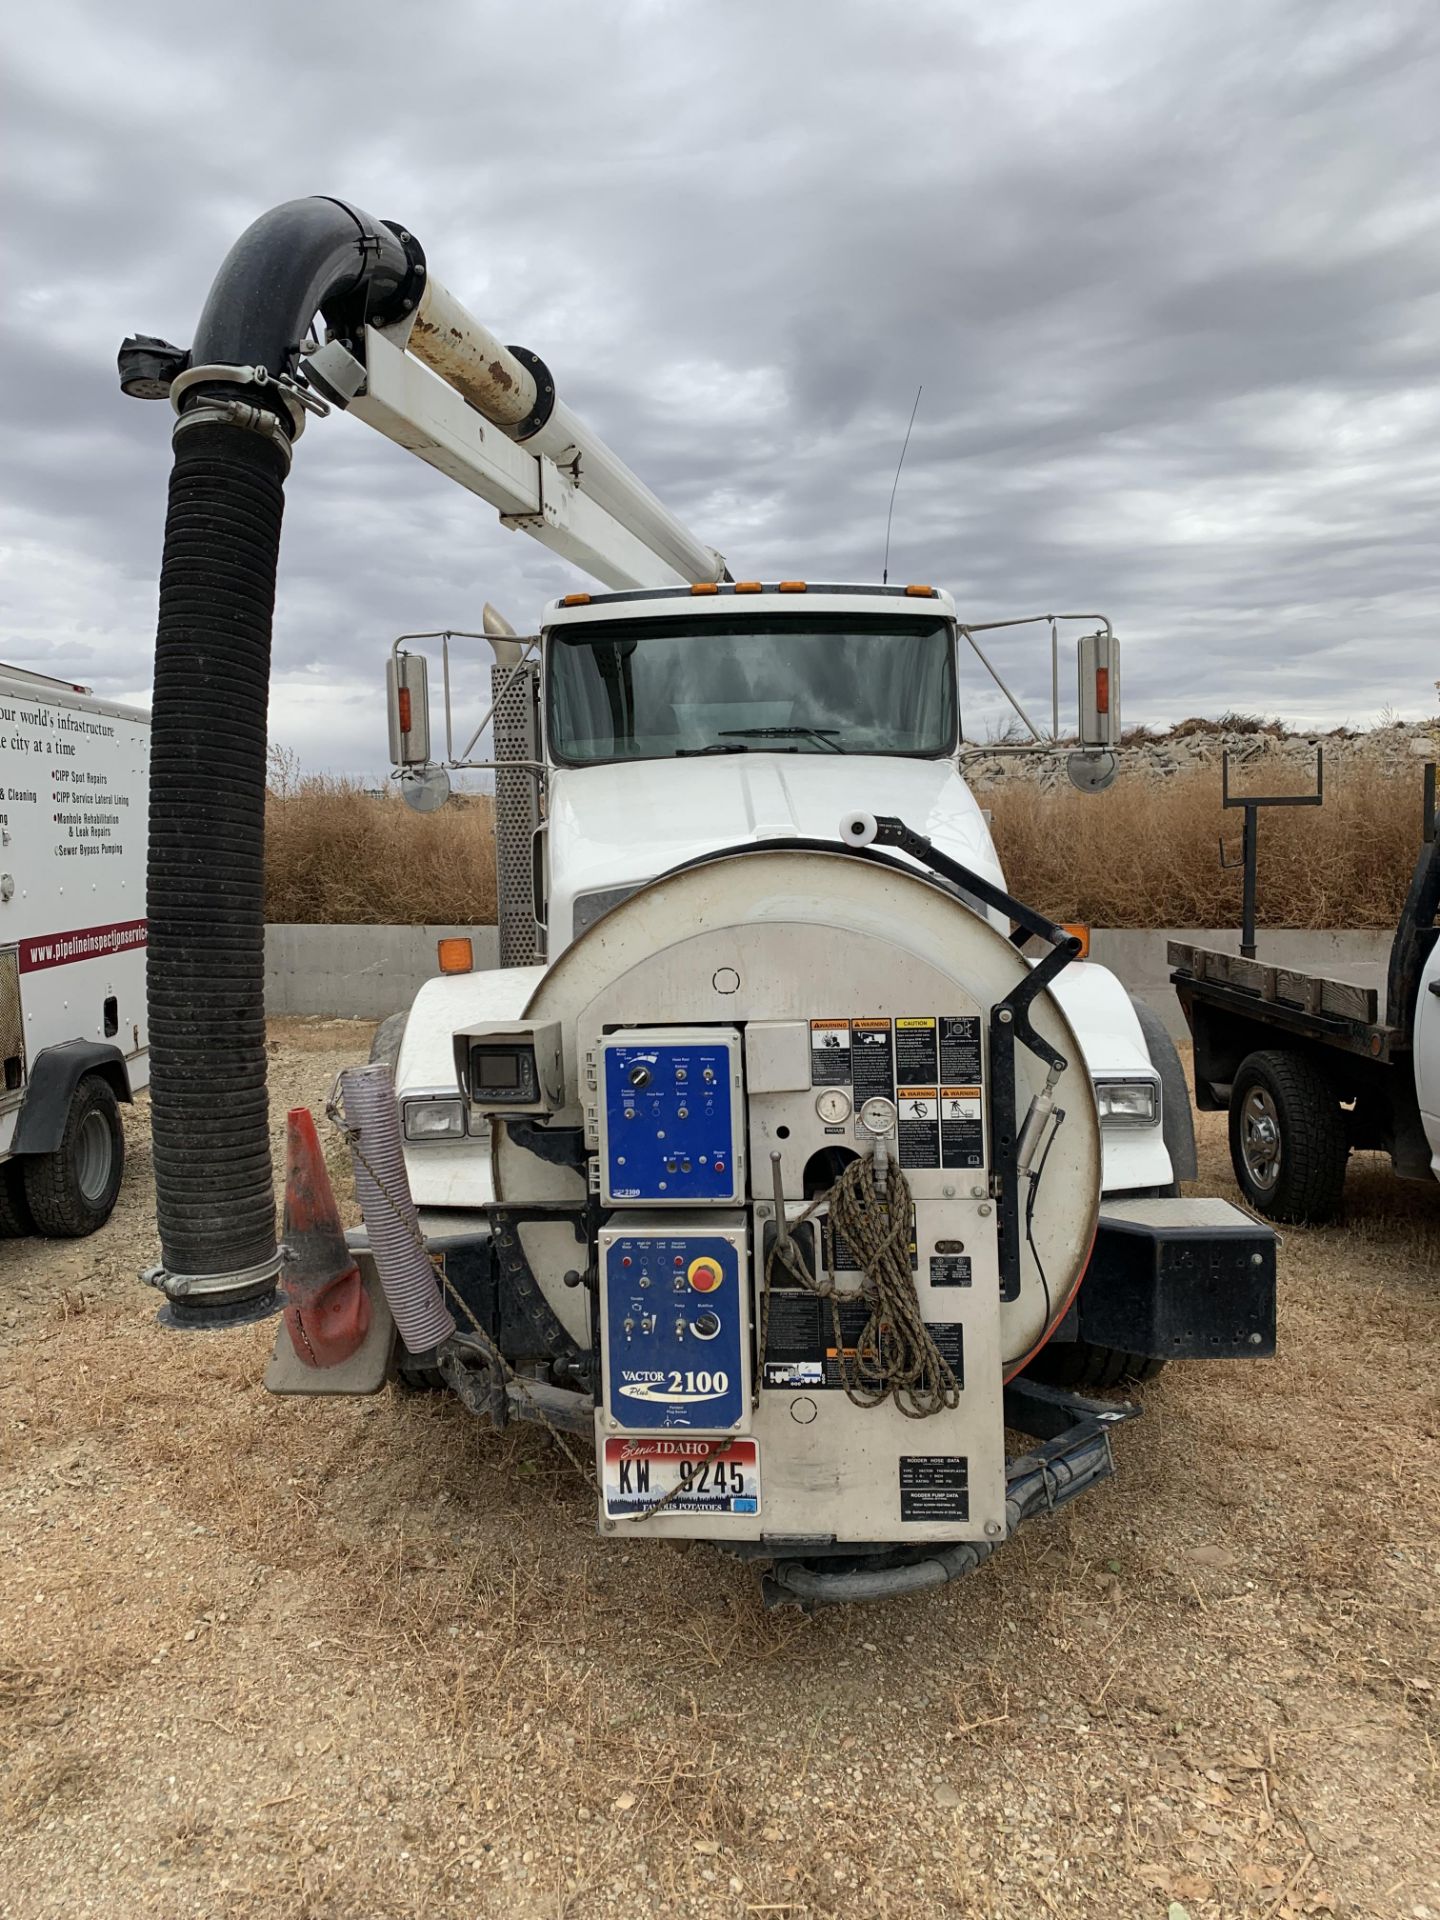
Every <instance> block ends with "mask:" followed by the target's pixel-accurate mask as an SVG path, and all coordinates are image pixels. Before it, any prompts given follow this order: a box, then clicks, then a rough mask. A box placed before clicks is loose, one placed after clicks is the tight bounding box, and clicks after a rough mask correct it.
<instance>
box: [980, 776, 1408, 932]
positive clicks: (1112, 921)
mask: <svg viewBox="0 0 1440 1920" xmlns="http://www.w3.org/2000/svg"><path fill="white" fill-rule="evenodd" d="M1257 780H1258V781H1260V782H1263V785H1261V784H1257ZM1232 785H1233V790H1234V791H1236V792H1241V793H1243V792H1245V791H1247V790H1248V791H1251V792H1258V791H1263V792H1267V793H1270V792H1275V791H1277V790H1278V791H1280V792H1305V791H1306V790H1307V789H1306V784H1305V781H1304V778H1303V776H1302V777H1301V778H1300V779H1299V780H1298V781H1296V780H1291V781H1288V782H1287V781H1286V780H1285V779H1284V777H1283V776H1282V775H1277V774H1275V773H1273V772H1262V773H1261V774H1259V775H1258V776H1257V775H1255V774H1253V773H1251V774H1248V775H1247V774H1246V773H1245V772H1242V773H1240V774H1239V775H1237V776H1236V777H1235V779H1234V781H1233V783H1232ZM981 800H982V804H984V805H985V806H987V807H989V808H990V809H991V812H992V815H993V831H994V835H995V843H996V846H997V847H998V848H999V851H1000V857H1001V859H1002V861H1003V862H1004V864H1005V872H1006V877H1007V878H1008V880H1009V882H1010V886H1011V888H1012V890H1013V891H1014V892H1015V893H1016V894H1017V895H1018V896H1019V897H1020V898H1021V899H1022V900H1029V901H1033V902H1034V903H1035V905H1037V906H1038V907H1040V908H1041V909H1042V911H1044V912H1046V913H1048V914H1050V915H1052V916H1053V917H1054V918H1056V919H1060V920H1083V921H1086V922H1087V923H1089V924H1090V925H1092V926H1097V927H1228V926H1233V925H1235V924H1236V923H1237V922H1238V920H1239V917H1240V875H1239V873H1238V872H1233V871H1232V872H1222V871H1221V868H1220V862H1219V852H1218V843H1219V840H1220V838H1221V836H1222V835H1223V837H1224V839H1225V842H1226V848H1227V858H1230V859H1233V860H1238V859H1239V857H1240V830H1241V821H1242V819H1243V815H1242V814H1241V813H1240V812H1238V811H1232V812H1229V813H1226V812H1225V811H1223V810H1222V808H1221V805H1220V778H1219V774H1218V773H1217V772H1216V771H1214V770H1213V769H1207V770H1205V771H1203V772H1200V773H1195V774H1177V775H1175V776H1174V777H1173V778H1171V779H1169V780H1165V781H1154V780H1146V779H1144V778H1143V777H1140V776H1136V775H1133V774H1132V775H1128V776H1127V775H1124V774H1122V775H1121V776H1120V778H1119V779H1117V780H1116V782H1115V785H1114V786H1113V787H1111V789H1110V790H1109V792H1108V793H1103V794H1098V795H1087V794H1080V793H1076V792H1075V791H1074V790H1073V788H1069V787H1064V788H1059V789H1057V790H1055V791H1054V792H1051V793H1041V792H1040V791H1039V790H1038V789H1037V788H1036V787H1033V786H1031V785H1030V784H1029V783H1028V782H1024V781H1019V780H1016V781H1010V782H1007V783H1006V784H1005V785H1003V786H997V787H994V788H990V789H987V790H986V791H985V792H984V793H983V794H982V795H981ZM1419 846H1420V799H1419V781H1418V779H1416V778H1415V777H1413V776H1411V777H1408V778H1407V777H1403V776H1400V775H1387V774H1384V773H1381V772H1378V771H1376V770H1375V769H1373V768H1369V767H1363V766H1355V765H1353V764H1351V765H1346V764H1345V763H1343V762H1342V763H1341V764H1340V765H1339V767H1338V768H1337V769H1336V770H1335V771H1334V772H1333V773H1331V772H1329V771H1327V775H1326V792H1325V804H1324V806H1323V807H1319V808H1308V807H1307V808H1302V807H1293V808H1292V807H1286V808H1275V809H1271V810H1268V811H1266V812H1264V813H1262V814H1261V816H1260V865H1259V889H1258V905H1259V914H1258V918H1259V923H1260V925H1261V926H1267V927H1384V926H1392V925H1393V924H1394V922H1395V920H1396V918H1397V916H1398V914H1399V911H1400V906H1401V903H1402V901H1403V900H1404V898H1405V890H1406V888H1407V887H1408V885H1409V883H1410V875H1411V872H1412V870H1413V868H1414V865H1415V856H1416V854H1417V853H1418V851H1419Z"/></svg>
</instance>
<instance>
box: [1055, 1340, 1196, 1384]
mask: <svg viewBox="0 0 1440 1920" xmlns="http://www.w3.org/2000/svg"><path fill="white" fill-rule="evenodd" d="M1025 1371H1026V1373H1028V1374H1031V1375H1033V1376H1034V1378H1035V1379H1037V1380H1044V1381H1045V1382H1046V1383H1047V1384H1048V1385H1050V1386H1052V1387H1082V1388H1083V1387H1119V1386H1123V1385H1124V1384H1125V1383H1126V1382H1127V1381H1135V1382H1140V1381H1145V1380H1153V1379H1154V1378H1155V1376H1156V1375H1157V1374H1159V1373H1163V1372H1164V1371H1165V1362H1164V1361H1163V1360H1155V1359H1152V1358H1151V1356H1150V1355H1149V1354H1146V1353H1125V1352H1124V1351H1123V1350H1122V1349H1121V1348H1119V1347H1097V1346H1096V1345H1095V1344H1094V1343H1093V1342H1092V1341H1089V1340H1063V1341H1061V1340H1052V1341H1051V1342H1050V1344H1049V1346H1046V1347H1042V1348H1041V1349H1040V1351H1039V1353H1037V1354H1036V1356H1035V1358H1034V1359H1033V1360H1032V1361H1031V1362H1030V1364H1029V1366H1028V1367H1026V1369H1025Z"/></svg>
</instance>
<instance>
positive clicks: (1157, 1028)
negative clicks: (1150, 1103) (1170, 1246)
mask: <svg viewBox="0 0 1440 1920" xmlns="http://www.w3.org/2000/svg"><path fill="white" fill-rule="evenodd" d="M1130 1004H1131V1006H1132V1007H1134V1009H1135V1018H1136V1019H1137V1020H1138V1021H1139V1022H1140V1031H1141V1032H1142V1033H1143V1034H1144V1036H1145V1051H1146V1052H1147V1053H1148V1054H1149V1056H1150V1064H1151V1066H1152V1067H1154V1069H1155V1071H1156V1072H1157V1073H1158V1074H1159V1076H1160V1134H1161V1138H1162V1139H1163V1140H1164V1142H1165V1151H1166V1152H1167V1153H1168V1154H1169V1156H1170V1171H1171V1174H1172V1176H1173V1178H1172V1180H1171V1183H1170V1186H1169V1189H1168V1192H1169V1194H1170V1195H1171V1196H1173V1195H1175V1194H1178V1193H1179V1191H1180V1182H1181V1181H1182V1180H1194V1179H1195V1178H1196V1176H1197V1167H1196V1159H1195V1109H1194V1107H1193V1106H1192V1104H1191V1101H1190V1083H1189V1081H1188V1080H1187V1079H1186V1078H1185V1069H1184V1067H1183V1066H1182V1065H1181V1063H1180V1049H1179V1048H1178V1047H1177V1046H1176V1045H1175V1042H1174V1041H1173V1040H1172V1039H1171V1038H1170V1034H1169V1031H1168V1030H1167V1028H1166V1025H1165V1022H1164V1021H1163V1020H1162V1019H1161V1018H1160V1016H1159V1014H1158V1013H1156V1011H1155V1009H1154V1008H1153V1007H1151V1006H1147V1005H1146V1003H1145V1002H1144V1001H1143V1000H1141V999H1139V998H1138V997H1137V996H1136V995H1135V994H1133V993H1132V994H1131V996H1130Z"/></svg>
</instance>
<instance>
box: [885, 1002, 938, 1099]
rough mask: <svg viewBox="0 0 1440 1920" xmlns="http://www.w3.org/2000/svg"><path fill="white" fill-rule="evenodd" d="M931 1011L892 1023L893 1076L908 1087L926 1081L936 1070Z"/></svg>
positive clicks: (932, 1076) (934, 1022) (930, 1080)
mask: <svg viewBox="0 0 1440 1920" xmlns="http://www.w3.org/2000/svg"><path fill="white" fill-rule="evenodd" d="M938 1025H939V1022H938V1021H937V1020H936V1018H935V1016H934V1014H925V1015H923V1016H917V1015H911V1016H909V1017H907V1018H905V1019H900V1020H897V1021H896V1022H895V1078H896V1079H897V1080H899V1081H902V1082H903V1083H904V1084H905V1085H906V1086H907V1087H908V1086H916V1085H920V1084H922V1083H924V1082H925V1081H929V1082H930V1084H931V1085H932V1086H933V1085H934V1082H935V1079H936V1077H937V1075H938V1073H939V1067H938V1065H937V1060H938V1055H937V1053H936V1029H937V1027H938Z"/></svg>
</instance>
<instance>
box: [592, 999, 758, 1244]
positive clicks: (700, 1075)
mask: <svg viewBox="0 0 1440 1920" xmlns="http://www.w3.org/2000/svg"><path fill="white" fill-rule="evenodd" d="M601 1051H602V1056H603V1062H604V1070H603V1074H602V1082H601V1083H602V1088H603V1110H602V1115H601V1122H602V1124H601V1136H600V1145H601V1188H600V1194H601V1198H602V1199H603V1200H604V1201H606V1202H607V1203H608V1204H610V1205H612V1206H627V1205H636V1204H638V1205H642V1206H692V1207H693V1206H695V1205H697V1204H699V1205H702V1206H703V1205H707V1204H708V1205H711V1206H727V1205H734V1204H735V1203H736V1201H737V1200H739V1198H740V1196H741V1195H742V1193H743V1192H744V1186H743V1176H744V1168H743V1166H742V1165H741V1164H740V1163H741V1161H742V1159H743V1136H742V1134H741V1128H740V1094H739V1078H740V1072H739V1052H740V1040H739V1035H738V1034H735V1033H733V1032H730V1031H728V1030H726V1031H720V1032H717V1031H716V1030H715V1029H713V1028H710V1029H705V1028H700V1029H695V1030H692V1031H691V1032H685V1031H684V1030H680V1031H679V1032H677V1031H676V1029H674V1028H672V1029H670V1030H669V1031H668V1032H666V1033H665V1034H663V1035H662V1034H660V1033H657V1034H655V1035H654V1036H653V1037H652V1036H651V1035H649V1034H644V1033H635V1032H630V1033H625V1034H614V1035H612V1036H610V1037H609V1038H607V1039H606V1040H604V1041H603V1042H602V1043H601Z"/></svg>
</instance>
